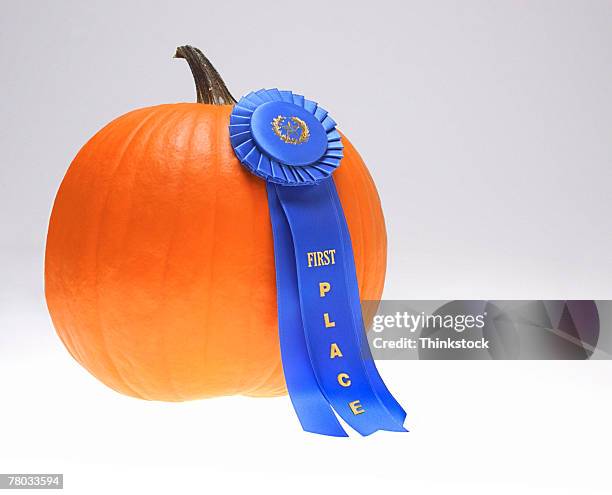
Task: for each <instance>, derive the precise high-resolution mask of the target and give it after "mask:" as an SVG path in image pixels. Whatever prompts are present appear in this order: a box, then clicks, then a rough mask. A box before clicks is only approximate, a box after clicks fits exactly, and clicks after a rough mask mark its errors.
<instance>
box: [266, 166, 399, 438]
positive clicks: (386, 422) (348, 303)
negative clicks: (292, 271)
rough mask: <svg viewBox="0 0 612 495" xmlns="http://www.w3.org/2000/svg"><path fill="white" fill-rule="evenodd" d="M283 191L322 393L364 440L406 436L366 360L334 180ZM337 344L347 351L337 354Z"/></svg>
mask: <svg viewBox="0 0 612 495" xmlns="http://www.w3.org/2000/svg"><path fill="white" fill-rule="evenodd" d="M276 191H277V195H278V199H279V202H280V205H281V207H282V209H283V210H284V212H285V215H286V218H287V222H288V224H289V230H290V232H291V236H292V238H293V244H292V245H293V249H294V250H295V257H294V258H295V261H296V267H297V286H298V292H299V297H300V307H301V311H302V322H303V328H304V332H305V337H306V345H307V349H308V351H309V355H310V360H311V366H312V369H313V371H314V374H315V377H316V379H317V381H318V383H319V387H320V390H321V391H322V393H323V394H324V395H325V397H326V398H327V400H328V401H329V403H330V404H331V406H332V407H333V408H334V410H335V411H336V413H337V414H338V415H339V416H340V417H341V418H342V419H343V420H344V421H346V422H347V423H348V424H349V425H350V426H351V427H352V428H353V429H355V430H356V431H357V432H359V433H360V434H361V435H364V436H365V435H370V434H372V433H374V432H376V431H378V430H387V431H406V430H405V429H404V427H403V420H404V418H405V413H404V411H403V409H401V406H399V404H398V403H397V402H396V401H395V399H393V398H392V396H391V394H390V393H389V391H388V390H387V388H386V387H385V385H384V383H383V382H382V379H381V378H380V375H378V371H377V370H376V367H375V366H374V364H373V360H372V359H371V354H369V357H370V359H364V355H363V352H362V351H363V346H364V343H365V344H366V345H367V342H365V328H364V326H363V319H362V317H361V306H360V304H359V288H358V285H357V277H356V274H355V267H354V261H352V256H353V253H352V247H351V246H350V242H351V240H350V236H349V233H348V228H347V227H346V220H345V219H344V214H343V212H342V209H341V206H340V202H339V199H338V198H337V192H336V189H335V187H334V184H333V179H331V178H330V179H327V180H325V181H322V182H321V183H320V184H318V185H316V186H314V187H308V188H295V187H283V186H276ZM333 253H335V257H333ZM326 256H327V257H326ZM349 258H350V260H349ZM347 260H349V261H348V262H347ZM322 282H323V283H326V284H327V286H326V287H327V288H328V290H327V291H326V292H325V293H323V292H321V289H320V287H321V283H322ZM330 315H331V316H330ZM332 319H333V321H332ZM334 345H335V346H336V347H335V348H339V349H342V352H341V353H340V354H339V355H338V356H336V355H333V354H330V349H332V348H333V347H330V346H334ZM368 361H369V362H368Z"/></svg>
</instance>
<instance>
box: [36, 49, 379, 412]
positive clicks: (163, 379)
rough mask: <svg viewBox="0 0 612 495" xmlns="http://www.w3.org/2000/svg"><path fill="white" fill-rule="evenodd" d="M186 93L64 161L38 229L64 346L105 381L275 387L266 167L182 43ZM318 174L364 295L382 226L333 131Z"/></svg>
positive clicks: (229, 104) (278, 370)
mask: <svg viewBox="0 0 612 495" xmlns="http://www.w3.org/2000/svg"><path fill="white" fill-rule="evenodd" d="M176 57H178V58H184V59H186V60H187V62H188V63H189V65H190V67H191V70H192V72H193V75H194V79H195V82H196V89H197V96H198V102H197V103H176V104H164V105H159V106H153V107H148V108H141V109H139V110H134V111H132V112H129V113H127V114H125V115H123V116H121V117H119V118H117V119H116V120H114V121H112V122H111V123H110V124H108V125H107V126H106V127H104V128H103V129H102V130H100V131H99V132H98V133H97V134H95V135H94V136H93V137H92V138H91V139H90V140H89V141H88V142H87V143H86V144H85V145H84V146H83V148H82V149H81V150H80V151H79V153H78V154H77V156H76V158H75V159H74V161H73V162H72V164H71V165H70V167H69V169H68V171H67V173H66V175H65V177H64V179H63V181H62V183H61V186H60V188H59V191H58V193H57V197H56V198H55V203H54V205H53V210H52V213H51V218H50V222H49V230H48V235H47V245H46V257H45V294H46V300H47V305H48V308H49V312H50V314H51V318H52V321H53V324H54V326H55V329H56V331H57V333H58V335H59V337H60V338H61V340H62V341H63V343H64V344H65V346H66V348H67V349H68V351H69V352H70V353H71V355H72V356H73V357H74V358H75V359H76V360H77V361H78V362H79V363H80V364H81V365H82V366H83V367H85V368H86V369H87V370H88V371H89V372H91V373H92V374H93V375H94V376H95V377H97V378H98V379H99V380H101V381H102V382H103V383H105V384H106V385H108V386H109V387H112V388H113V389H115V390H116V391H118V392H121V393H123V394H127V395H130V396H133V397H139V398H143V399H151V400H164V401H182V400H190V399H200V398H206V397H214V396H223V395H232V394H241V395H247V396H257V397H270V396H277V395H282V394H285V393H286V387H285V382H284V378H283V370H282V366H281V357H280V348H279V338H278V323H277V306H276V285H275V267H274V253H273V239H272V230H271V224H270V218H269V214H268V211H267V196H266V185H265V182H264V181H263V180H262V179H260V178H258V177H256V176H254V175H252V174H251V173H249V172H248V171H247V170H246V169H245V167H243V166H242V165H241V164H240V162H239V161H238V159H237V158H236V156H235V154H234V152H233V150H232V147H231V144H230V141H229V137H228V125H229V116H230V113H231V111H232V108H233V103H235V100H234V98H233V97H232V96H231V94H230V93H229V91H228V90H227V88H226V86H225V84H224V83H223V81H222V79H221V78H220V77H219V74H218V73H217V71H216V70H215V69H214V68H213V67H212V65H211V64H210V62H209V61H208V59H206V57H204V55H203V54H202V53H201V52H200V51H199V50H197V49H195V48H193V47H188V46H186V47H179V48H178V49H177V53H176ZM343 140H344V141H343V142H344V145H345V148H344V158H343V160H342V163H341V166H340V167H339V168H338V170H337V171H336V172H335V173H334V175H333V180H334V181H335V183H336V186H337V189H338V194H339V197H340V199H341V202H342V206H343V208H344V212H345V215H346V218H347V222H348V226H349V230H350V234H351V239H352V243H353V249H354V255H355V262H356V269H357V278H358V283H359V288H360V295H361V298H362V299H378V298H379V297H380V295H381V292H382V287H383V282H384V276H385V266H386V233H385V224H384V219H383V214H382V210H381V206H380V201H379V198H378V195H377V192H376V188H375V186H374V183H373V181H372V178H371V177H370V174H369V173H368V170H367V168H366V166H365V164H364V162H363V160H362V159H361V157H360V156H359V154H358V153H357V151H356V150H355V148H354V147H353V146H352V145H351V144H350V142H349V141H348V139H346V138H343Z"/></svg>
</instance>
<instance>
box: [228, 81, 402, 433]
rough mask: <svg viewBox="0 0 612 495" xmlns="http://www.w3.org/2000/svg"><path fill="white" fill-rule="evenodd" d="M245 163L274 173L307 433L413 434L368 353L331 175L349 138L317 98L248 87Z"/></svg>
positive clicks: (284, 284)
mask: <svg viewBox="0 0 612 495" xmlns="http://www.w3.org/2000/svg"><path fill="white" fill-rule="evenodd" d="M229 133H230V141H231V144H232V146H233V148H234V152H235V153H236V156H237V157H238V159H239V160H240V162H241V163H242V164H243V165H244V166H245V167H246V168H247V169H248V170H249V171H250V172H252V173H253V174H255V175H257V176H258V177H261V178H262V179H264V180H266V186H267V193H268V208H269V211H270V219H271V221H272V232H273V236H274V259H275V267H276V288H277V301H278V326H279V337H280V347H281V358H282V364H283V372H284V375H285V381H286V383H287V390H288V392H289V396H290V398H291V402H292V404H293V407H294V409H295V411H296V414H297V416H298V418H299V420H300V423H301V425H302V427H303V429H304V430H306V431H309V432H313V433H319V434H323V435H330V436H347V434H346V432H345V430H344V428H343V427H342V425H341V424H340V421H339V420H338V417H340V418H341V419H342V420H343V421H344V422H345V423H347V424H348V425H349V426H351V427H352V428H353V429H354V430H356V431H357V432H359V433H360V434H362V435H369V434H371V433H374V432H375V431H378V430H388V431H406V430H405V429H404V427H403V423H404V420H405V418H406V413H405V412H404V410H403V409H402V407H401V406H400V405H399V404H398V403H397V401H396V400H395V398H394V397H393V396H392V395H391V393H390V392H389V390H388V389H387V387H386V386H385V384H384V382H383V381H382V379H381V377H380V375H379V374H378V371H377V369H376V366H375V364H374V360H373V358H372V355H371V353H370V349H369V347H368V344H367V339H366V336H365V327H364V323H363V318H362V314H361V305H360V300H359V287H358V285H357V277H356V274H355V261H354V258H353V248H352V243H351V238H350V234H349V231H348V226H347V224H346V219H345V217H344V213H343V210H342V205H341V203H340V199H339V197H338V193H337V191H336V187H335V185H334V181H333V177H332V173H333V172H334V170H335V169H336V168H337V167H338V166H340V163H341V159H342V139H341V136H340V133H339V132H338V131H337V130H336V123H335V122H334V120H333V119H332V118H331V117H330V116H329V115H328V113H327V111H326V110H325V109H323V108H322V107H320V106H319V105H317V103H315V102H313V101H311V100H307V99H305V98H304V97H303V96H301V95H297V94H294V93H292V92H291V91H281V90H278V89H262V90H259V91H255V92H252V93H249V94H247V95H246V96H244V97H243V98H241V99H240V101H239V102H238V103H237V104H236V105H235V107H234V109H233V111H232V114H231V117H230V126H229Z"/></svg>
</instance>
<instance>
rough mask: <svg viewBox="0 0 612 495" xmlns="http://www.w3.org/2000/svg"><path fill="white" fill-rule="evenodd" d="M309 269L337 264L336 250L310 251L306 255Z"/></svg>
mask: <svg viewBox="0 0 612 495" xmlns="http://www.w3.org/2000/svg"><path fill="white" fill-rule="evenodd" d="M306 259H307V261H308V268H313V267H314V268H316V267H318V266H327V265H335V264H336V250H335V249H327V250H325V251H309V252H307V253H306Z"/></svg>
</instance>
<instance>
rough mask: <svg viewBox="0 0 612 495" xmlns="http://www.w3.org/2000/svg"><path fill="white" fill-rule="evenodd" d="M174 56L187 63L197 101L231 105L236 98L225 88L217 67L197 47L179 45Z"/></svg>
mask: <svg viewBox="0 0 612 495" xmlns="http://www.w3.org/2000/svg"><path fill="white" fill-rule="evenodd" d="M174 58H184V59H185V60H187V63H188V64H189V68H190V69H191V73H192V74H193V79H194V81H195V86H196V94H197V97H198V103H206V104H209V105H233V104H234V103H236V100H235V99H234V97H233V96H232V94H231V93H230V92H229V90H228V89H227V86H226V85H225V83H224V82H223V79H221V76H220V75H219V73H218V72H217V69H215V68H214V67H213V65H212V64H211V63H210V60H208V59H207V58H206V56H205V55H204V54H203V53H202V52H201V51H200V50H198V49H197V48H195V47H193V46H189V45H185V46H179V47H178V48H177V49H176V53H175V54H174Z"/></svg>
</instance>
